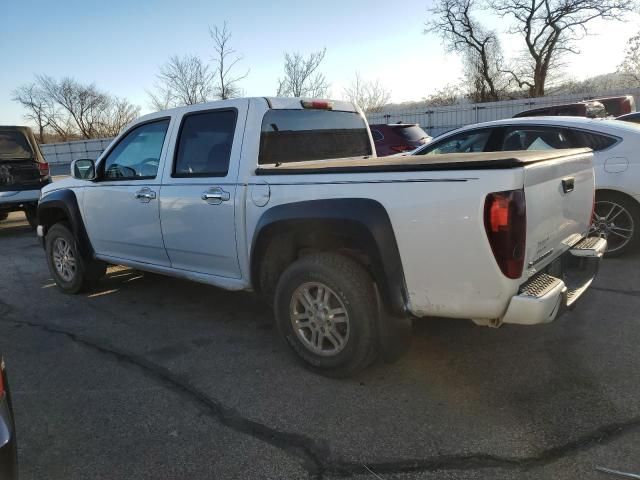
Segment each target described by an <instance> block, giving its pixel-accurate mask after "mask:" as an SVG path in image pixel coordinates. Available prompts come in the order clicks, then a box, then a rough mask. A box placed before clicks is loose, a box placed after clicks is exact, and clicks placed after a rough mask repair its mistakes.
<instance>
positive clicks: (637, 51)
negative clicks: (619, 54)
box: [618, 33, 640, 83]
mask: <svg viewBox="0 0 640 480" xmlns="http://www.w3.org/2000/svg"><path fill="white" fill-rule="evenodd" d="M618 71H619V72H620V73H622V74H624V75H625V76H627V77H629V78H630V79H632V80H633V81H634V82H636V83H640V33H638V34H636V35H634V36H633V37H631V38H630V39H629V41H628V42H627V47H626V48H625V50H624V60H623V61H622V63H621V64H620V66H619V67H618Z"/></svg>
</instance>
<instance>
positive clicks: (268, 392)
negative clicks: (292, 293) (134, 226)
mask: <svg viewBox="0 0 640 480" xmlns="http://www.w3.org/2000/svg"><path fill="white" fill-rule="evenodd" d="M0 265H1V268H0V351H2V352H3V353H4V356H5V360H6V362H7V365H8V369H9V375H10V379H11V383H12V390H13V396H14V404H15V413H16V417H17V418H16V420H17V428H18V442H19V457H20V465H21V478H23V479H43V478H46V479H93V478H96V479H97V478H100V479H128V478H131V479H157V478H176V479H177V478H191V479H205V478H206V479H210V478H224V479H232V478H238V479H241V478H242V479H244V478H325V479H332V478H345V477H351V478H358V479H360V478H362V479H365V478H371V479H376V478H384V479H417V478H421V479H422V478H425V479H443V478H465V479H467V478H468V479H476V478H491V479H503V478H505V479H506V478H519V479H521V478H527V479H529V478H530V479H534V478H536V479H537V478H554V479H565V478H566V479H576V478H580V479H592V478H593V479H606V478H611V477H609V476H608V475H605V474H602V473H600V472H597V471H596V470H595V467H596V466H605V467H609V468H614V469H618V470H624V471H627V472H635V473H640V455H638V453H639V450H638V445H640V400H639V398H640V381H639V380H640V355H638V346H639V345H640V317H639V316H638V312H639V311H640V268H638V267H639V266H640V256H636V257H633V258H626V259H621V260H617V259H614V260H606V261H605V263H604V265H603V269H602V271H601V273H600V276H599V277H598V280H597V283H596V284H595V286H594V287H593V288H592V289H591V291H590V292H589V293H588V294H587V295H586V297H585V298H584V299H583V300H582V301H581V302H580V303H579V305H578V306H577V308H576V309H575V310H574V311H572V312H569V313H568V314H566V315H565V316H564V317H562V318H561V319H559V320H558V321H556V322H555V323H553V324H551V325H546V326H538V327H518V326H507V327H502V328H500V329H489V328H481V327H475V326H473V325H472V324H471V323H470V322H466V321H443V320H439V319H430V320H422V321H419V322H416V324H415V328H414V330H415V335H414V340H413V344H412V346H411V348H410V351H409V352H408V354H407V355H406V356H405V357H403V358H402V359H401V360H400V361H398V362H397V363H395V364H393V365H387V364H384V363H378V364H376V365H374V366H373V367H372V368H370V369H368V370H367V371H365V372H364V373H362V374H360V375H359V376H358V377H357V378H354V379H350V380H330V379H327V378H323V377H319V376H317V375H314V374H312V373H309V372H308V371H306V370H305V369H304V368H303V367H302V366H301V365H300V364H299V363H297V362H296V361H295V359H294V358H293V357H292V356H291V355H290V354H289V353H288V351H287V349H286V347H285V345H284V344H283V343H281V341H280V340H279V338H278V336H277V332H276V330H275V328H274V326H273V320H272V315H271V312H270V310H269V308H268V307H267V306H265V305H264V304H262V303H261V302H260V301H259V300H258V299H256V298H255V297H254V296H252V295H251V294H246V293H230V292H225V291H222V290H217V289H215V288H212V287H208V286H203V285H199V284H195V283H189V282H186V281H182V280H174V279H170V278H165V277H161V276H157V275H151V274H145V273H140V272H137V271H133V270H129V269H125V268H121V267H113V268H111V269H110V270H109V273H108V278H106V279H105V280H104V281H103V282H102V283H101V284H100V286H99V288H98V289H96V290H95V291H93V292H90V293H88V294H83V295H80V296H68V295H64V294H62V293H60V292H59V291H58V290H57V289H56V287H55V286H54V285H53V281H52V279H51V277H50V275H49V273H48V271H47V268H46V265H45V260H44V253H43V251H42V249H41V248H40V246H39V245H38V243H37V240H36V238H35V236H34V234H33V233H32V231H31V230H30V229H29V228H28V227H27V224H26V222H24V220H23V217H22V216H21V215H19V214H12V215H11V216H10V217H9V220H7V221H5V222H2V223H1V224H0Z"/></svg>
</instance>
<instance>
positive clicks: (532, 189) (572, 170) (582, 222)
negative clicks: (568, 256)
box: [524, 152, 594, 276]
mask: <svg viewBox="0 0 640 480" xmlns="http://www.w3.org/2000/svg"><path fill="white" fill-rule="evenodd" d="M524 192H525V199H526V212H527V213H526V215H527V230H526V253H525V261H524V273H525V275H526V276H530V275H531V274H533V273H535V272H536V271H539V270H540V269H542V268H544V267H545V266H546V265H548V264H549V263H550V262H551V261H553V260H554V259H555V258H557V257H558V256H560V255H561V254H562V253H563V252H565V251H566V250H568V249H569V248H570V247H571V246H572V245H574V244H575V243H577V242H578V241H579V240H580V239H581V238H582V237H584V235H585V234H586V232H587V231H588V229H589V222H590V219H591V209H592V206H593V195H594V174H593V168H592V154H591V153H590V152H580V153H576V154H572V155H569V156H563V157H560V158H557V159H555V160H550V161H546V162H539V163H533V164H530V165H526V166H525V167H524Z"/></svg>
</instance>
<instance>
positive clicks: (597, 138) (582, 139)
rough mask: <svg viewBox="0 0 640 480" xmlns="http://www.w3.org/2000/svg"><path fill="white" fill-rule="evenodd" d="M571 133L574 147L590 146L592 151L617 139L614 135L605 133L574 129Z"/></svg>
mask: <svg viewBox="0 0 640 480" xmlns="http://www.w3.org/2000/svg"><path fill="white" fill-rule="evenodd" d="M571 133H572V135H573V137H574V144H575V146H576V147H581V148H590V149H591V150H593V151H594V152H597V151H599V150H604V149H605V148H609V147H610V146H612V145H613V144H615V143H616V142H617V141H618V139H617V138H615V137H609V136H607V135H601V134H598V133H593V132H587V131H580V130H575V131H573V132H571Z"/></svg>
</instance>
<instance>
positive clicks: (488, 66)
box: [425, 0, 506, 101]
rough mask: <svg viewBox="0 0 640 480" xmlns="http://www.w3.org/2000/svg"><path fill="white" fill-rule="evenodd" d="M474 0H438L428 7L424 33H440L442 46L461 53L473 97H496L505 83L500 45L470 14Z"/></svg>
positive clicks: (484, 98)
mask: <svg viewBox="0 0 640 480" xmlns="http://www.w3.org/2000/svg"><path fill="white" fill-rule="evenodd" d="M476 3H477V2H476V0H438V1H437V3H436V4H435V6H434V7H433V8H431V9H430V10H429V12H430V14H431V15H432V18H431V20H429V21H428V22H427V23H426V28H425V33H436V34H438V35H440V36H441V38H442V42H443V44H444V45H445V47H446V48H447V49H448V50H449V51H451V52H456V53H459V54H461V55H462V56H463V60H464V63H465V76H466V77H467V81H468V85H469V90H470V91H469V94H470V97H472V98H473V99H474V100H476V101H491V100H499V99H500V97H501V92H502V90H503V89H504V87H505V83H506V82H504V80H503V77H504V74H503V73H502V72H501V71H500V63H501V62H502V49H501V47H500V42H499V39H498V36H497V34H496V32H495V31H493V30H487V29H486V28H484V27H483V26H482V25H481V24H480V23H478V22H477V21H476V20H475V18H474V17H473V10H474V9H475V8H477V5H476Z"/></svg>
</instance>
